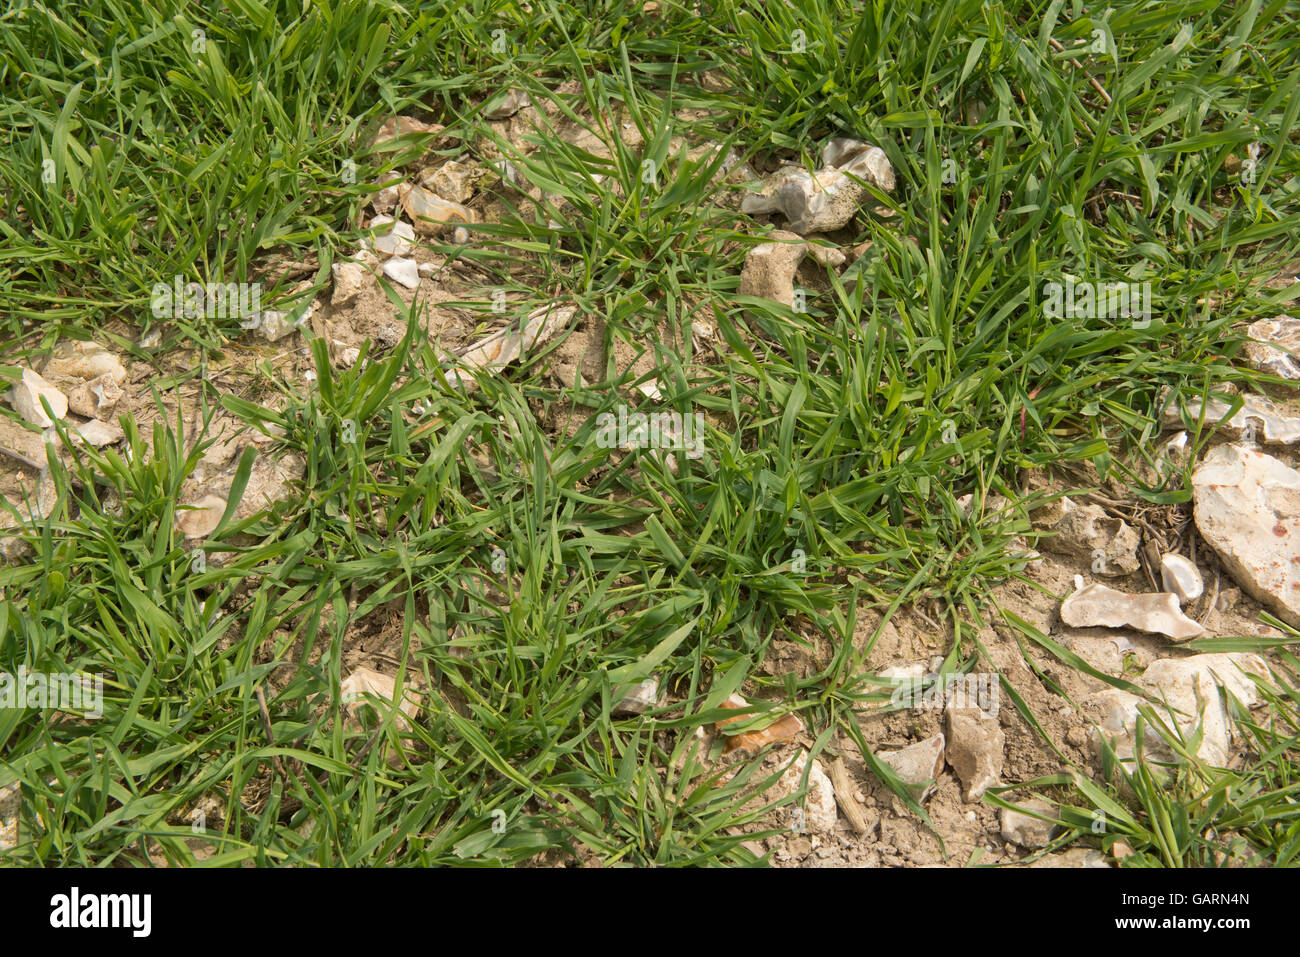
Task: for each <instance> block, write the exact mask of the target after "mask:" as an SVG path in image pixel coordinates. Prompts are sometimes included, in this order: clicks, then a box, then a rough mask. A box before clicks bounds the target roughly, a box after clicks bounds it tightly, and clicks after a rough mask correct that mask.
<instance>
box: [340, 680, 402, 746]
mask: <svg viewBox="0 0 1300 957" xmlns="http://www.w3.org/2000/svg"><path fill="white" fill-rule="evenodd" d="M396 695H397V679H395V678H393V677H392V676H391V675H386V674H383V673H382V672H378V671H375V670H374V669H373V668H365V667H358V668H355V669H353V671H352V673H351V674H349V675H348V676H347V677H346V678H344V679H343V680H342V681H341V682H340V683H339V700H340V703H341V704H342V705H343V708H344V711H345V712H346V714H347V717H346V719H345V721H344V727H345V728H347V729H348V730H349V731H352V732H354V733H355V732H359V731H361V730H362V724H361V720H360V715H361V712H362V709H363V708H366V709H374V710H375V711H376V712H377V713H378V714H379V716H380V718H381V719H384V720H386V719H387V716H388V714H389V712H391V711H392V709H393V699H394V698H395V697H396ZM397 711H398V713H397V715H396V716H395V717H394V718H393V727H394V728H395V729H396V730H397V732H398V733H399V734H405V733H409V732H410V730H411V721H413V720H415V719H416V718H417V717H418V716H419V714H420V705H419V702H418V698H417V694H416V692H415V691H414V690H413V689H412V687H411V682H410V681H409V680H408V681H407V682H406V684H405V685H404V687H403V688H402V698H401V701H400V702H399V703H398V705H397ZM408 719H410V720H408ZM401 763H402V757H401V755H400V754H399V753H398V752H397V751H395V750H394V751H390V752H389V753H388V764H389V766H390V767H396V766H400V765H401Z"/></svg>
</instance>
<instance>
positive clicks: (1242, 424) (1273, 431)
mask: <svg viewBox="0 0 1300 957" xmlns="http://www.w3.org/2000/svg"><path fill="white" fill-rule="evenodd" d="M1180 405H1181V406H1182V408H1183V409H1184V410H1185V411H1186V414H1187V421H1188V422H1190V423H1192V424H1195V423H1196V422H1197V421H1198V420H1199V419H1200V415H1201V407H1202V402H1201V400H1200V399H1199V398H1190V397H1189V398H1181V397H1178V396H1175V397H1173V398H1172V399H1171V398H1170V393H1169V392H1167V391H1166V392H1165V393H1164V395H1163V397H1162V401H1161V408H1162V411H1161V413H1160V419H1161V421H1162V422H1163V423H1164V424H1165V425H1166V426H1168V427H1171V428H1182V427H1183V417H1182V416H1181V415H1179V412H1178V409H1179V406H1180ZM1204 406H1205V424H1206V426H1215V425H1217V427H1218V428H1220V429H1223V430H1224V431H1226V432H1228V433H1229V434H1230V435H1231V436H1233V437H1234V438H1238V439H1242V438H1244V439H1245V440H1246V441H1250V439H1251V436H1252V435H1253V436H1254V441H1263V442H1266V443H1269V444H1277V445H1294V444H1295V443H1296V442H1300V417H1296V416H1291V415H1287V414H1286V410H1285V409H1284V408H1283V407H1282V406H1280V405H1278V404H1277V403H1276V402H1273V401H1272V400H1271V399H1266V398H1264V397H1263V396H1258V395H1246V396H1243V397H1242V406H1241V408H1240V409H1238V410H1237V414H1236V415H1234V416H1232V417H1231V418H1228V409H1229V408H1231V406H1230V405H1229V404H1228V403H1227V402H1225V401H1223V400H1222V399H1215V398H1211V399H1210V400H1209V401H1208V402H1206V403H1204Z"/></svg>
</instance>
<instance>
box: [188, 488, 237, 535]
mask: <svg viewBox="0 0 1300 957" xmlns="http://www.w3.org/2000/svg"><path fill="white" fill-rule="evenodd" d="M193 504H194V507H193V508H178V509H177V510H176V529H177V531H179V532H181V534H183V535H184V536H185V537H186V538H202V537H203V536H205V535H211V534H212V533H213V532H214V531H216V529H217V526H218V525H219V524H221V516H222V515H224V514H225V511H226V500H225V499H223V498H221V497H220V496H218V495H205V496H204V497H203V498H201V499H200V500H199V501H197V502H195V503H193Z"/></svg>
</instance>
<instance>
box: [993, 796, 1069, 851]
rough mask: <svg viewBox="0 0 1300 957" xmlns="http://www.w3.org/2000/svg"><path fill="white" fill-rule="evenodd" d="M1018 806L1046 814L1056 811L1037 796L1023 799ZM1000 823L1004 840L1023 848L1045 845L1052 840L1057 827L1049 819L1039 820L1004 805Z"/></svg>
mask: <svg viewBox="0 0 1300 957" xmlns="http://www.w3.org/2000/svg"><path fill="white" fill-rule="evenodd" d="M1020 807H1023V808H1025V809H1026V810H1030V811H1037V812H1038V813H1040V814H1044V815H1048V816H1051V815H1053V814H1055V813H1056V812H1055V809H1054V808H1053V807H1052V805H1050V804H1048V803H1047V802H1046V801H1043V800H1041V799H1039V798H1031V799H1030V800H1028V801H1023V802H1021V804H1020ZM1000 824H1001V831H1002V839H1003V840H1004V841H1008V842H1009V843H1011V844H1015V845H1017V846H1018V847H1025V848H1036V847H1046V846H1047V845H1048V844H1050V843H1051V842H1052V835H1053V834H1055V833H1056V828H1057V825H1056V824H1053V823H1052V822H1051V821H1040V820H1039V819H1038V818H1036V817H1034V816H1033V815H1031V814H1022V813H1021V812H1020V811H1012V810H1011V809H1010V808H1005V807H1004V808H1002V813H1001V817H1000Z"/></svg>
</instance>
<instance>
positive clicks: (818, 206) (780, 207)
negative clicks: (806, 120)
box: [740, 138, 894, 234]
mask: <svg viewBox="0 0 1300 957" xmlns="http://www.w3.org/2000/svg"><path fill="white" fill-rule="evenodd" d="M822 159H823V164H824V165H823V168H822V169H820V170H818V171H817V172H816V173H810V172H808V171H807V170H806V169H803V168H801V167H786V168H785V169H781V170H777V171H776V172H775V173H773V174H772V175H771V176H769V177H768V178H767V179H765V180H764V181H763V183H762V185H761V186H760V187H759V190H758V191H757V192H755V193H750V194H749V195H747V196H746V197H745V198H744V200H743V201H742V202H741V205H740V208H741V210H742V211H743V212H746V213H750V214H757V213H769V212H779V213H781V214H782V215H783V216H785V218H786V219H787V220H788V221H789V228H790V230H791V231H793V232H796V233H800V234H806V233H811V232H831V231H833V230H836V229H840V228H842V227H844V226H846V225H847V224H848V223H849V221H850V220H852V219H853V217H854V216H855V215H856V214H857V212H858V209H859V208H860V207H861V205H862V202H863V200H864V199H865V198H866V197H867V195H868V194H867V191H866V188H865V187H864V186H862V185H861V184H860V183H858V182H856V181H855V178H856V179H857V180H862V181H864V182H866V183H869V184H871V185H872V186H875V187H876V188H877V189H880V190H883V191H885V192H889V191H891V190H893V188H894V171H893V168H892V167H891V166H890V165H889V160H888V158H887V157H886V156H885V153H884V151H883V150H881V149H880V148H879V147H876V146H872V145H871V144H869V143H864V142H862V141H861V140H850V139H842V138H837V139H833V140H831V141H830V142H829V143H828V144H827V145H826V149H825V151H824V153H823V157H822Z"/></svg>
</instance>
